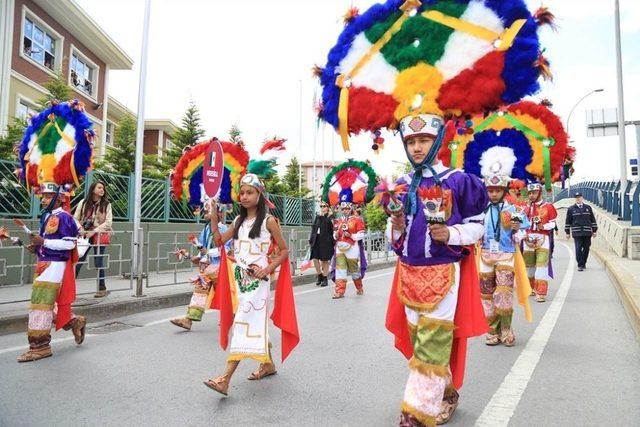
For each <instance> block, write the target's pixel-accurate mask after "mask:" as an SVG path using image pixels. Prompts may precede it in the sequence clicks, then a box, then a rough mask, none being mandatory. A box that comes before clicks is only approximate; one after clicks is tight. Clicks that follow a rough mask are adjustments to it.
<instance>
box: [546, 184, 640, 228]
mask: <svg viewBox="0 0 640 427" xmlns="http://www.w3.org/2000/svg"><path fill="white" fill-rule="evenodd" d="M576 192H580V193H582V195H583V196H584V198H585V199H586V200H589V201H590V202H592V203H593V204H595V205H597V206H599V207H601V208H602V209H605V210H606V211H607V212H610V213H611V214H613V215H617V216H618V218H619V219H620V220H622V221H631V225H640V182H638V181H627V182H626V183H622V182H621V181H586V182H581V183H579V184H576V185H573V186H571V189H570V190H569V189H565V190H562V191H561V192H560V193H558V194H557V195H556V198H555V201H558V200H562V199H566V198H570V197H573V195H574V194H575V193H576Z"/></svg>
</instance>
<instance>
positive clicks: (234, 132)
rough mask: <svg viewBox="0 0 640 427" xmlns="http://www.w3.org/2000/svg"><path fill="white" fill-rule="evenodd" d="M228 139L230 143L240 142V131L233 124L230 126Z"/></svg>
mask: <svg viewBox="0 0 640 427" xmlns="http://www.w3.org/2000/svg"><path fill="white" fill-rule="evenodd" d="M229 139H230V140H231V142H238V141H241V140H242V131H241V130H240V128H239V127H238V125H237V124H235V123H234V124H232V125H231V129H229Z"/></svg>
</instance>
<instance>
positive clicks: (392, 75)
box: [337, 32, 398, 95]
mask: <svg viewBox="0 0 640 427" xmlns="http://www.w3.org/2000/svg"><path fill="white" fill-rule="evenodd" d="M372 46H373V45H372V44H371V43H370V42H369V40H367V37H366V35H365V34H364V32H363V33H360V34H358V35H357V36H356V38H355V39H354V40H353V43H352V45H351V49H349V53H348V54H347V56H345V57H344V58H343V59H342V61H340V65H338V67H337V71H338V72H339V73H341V74H347V73H349V72H350V71H351V70H353V68H354V67H355V66H356V64H357V63H358V62H359V61H360V59H361V58H362V57H363V56H365V55H366V54H367V53H368V52H369V51H370V50H371V47H372ZM397 75H398V71H397V70H396V69H395V68H394V67H392V66H391V65H390V64H389V63H388V62H387V61H386V60H385V59H384V57H383V56H382V55H381V54H380V53H379V52H378V53H376V54H375V55H373V56H372V57H371V59H370V60H369V62H367V64H366V65H364V66H363V67H362V68H361V69H360V71H359V72H358V74H356V76H355V77H354V78H353V82H352V84H353V86H354V87H366V88H369V89H371V90H374V91H376V92H381V93H386V94H387V95H391V94H392V93H393V89H394V88H395V86H396V76H397Z"/></svg>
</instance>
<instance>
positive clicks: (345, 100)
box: [336, 0, 422, 151]
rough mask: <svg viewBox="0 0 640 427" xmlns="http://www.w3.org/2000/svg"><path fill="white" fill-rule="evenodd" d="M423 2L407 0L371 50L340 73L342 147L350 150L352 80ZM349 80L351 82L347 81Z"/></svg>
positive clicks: (339, 127)
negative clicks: (394, 20) (398, 15)
mask: <svg viewBox="0 0 640 427" xmlns="http://www.w3.org/2000/svg"><path fill="white" fill-rule="evenodd" d="M421 4H422V2H421V1H420V0H406V1H405V2H404V3H403V4H402V6H400V10H402V15H400V17H399V18H398V19H397V20H396V22H394V23H393V25H392V26H391V27H389V29H388V30H387V31H385V33H384V34H383V35H382V36H381V37H380V38H379V39H378V40H377V41H376V42H375V43H374V44H373V45H372V46H371V48H370V49H369V51H368V52H367V53H366V54H364V56H362V58H360V60H359V61H358V62H357V63H356V65H355V66H354V67H353V68H352V69H351V71H349V72H348V73H346V74H340V75H339V76H338V77H337V78H336V85H337V86H338V87H339V88H340V102H339V104H338V124H339V126H338V130H339V132H340V140H341V141H342V149H343V150H344V151H349V123H348V120H349V87H350V86H351V80H352V79H353V78H354V77H355V76H356V75H358V73H359V72H360V70H362V68H363V67H364V66H365V65H367V64H368V63H369V61H371V58H373V56H374V55H375V54H377V53H378V52H380V50H381V49H382V48H383V47H384V46H385V45H386V44H387V43H388V42H389V40H391V37H393V36H394V34H396V33H397V32H398V31H400V28H402V24H404V22H405V21H406V20H407V19H408V18H409V13H410V12H411V10H413V9H417V8H418V7H420V5H421ZM347 80H349V82H347Z"/></svg>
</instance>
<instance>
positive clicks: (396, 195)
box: [373, 178, 407, 215]
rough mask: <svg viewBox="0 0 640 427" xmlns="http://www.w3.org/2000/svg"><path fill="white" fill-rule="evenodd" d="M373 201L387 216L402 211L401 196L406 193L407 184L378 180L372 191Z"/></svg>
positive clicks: (383, 179)
mask: <svg viewBox="0 0 640 427" xmlns="http://www.w3.org/2000/svg"><path fill="white" fill-rule="evenodd" d="M373 192H374V193H375V197H374V198H373V201H374V202H375V203H377V204H379V205H381V206H382V207H383V209H384V210H385V212H386V213H387V214H388V215H391V214H393V213H396V212H400V211H402V202H401V201H400V200H401V199H402V196H404V195H405V194H406V193H407V184H397V183H395V182H393V181H388V180H387V179H385V178H380V179H378V185H376V187H375V188H374V189H373Z"/></svg>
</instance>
